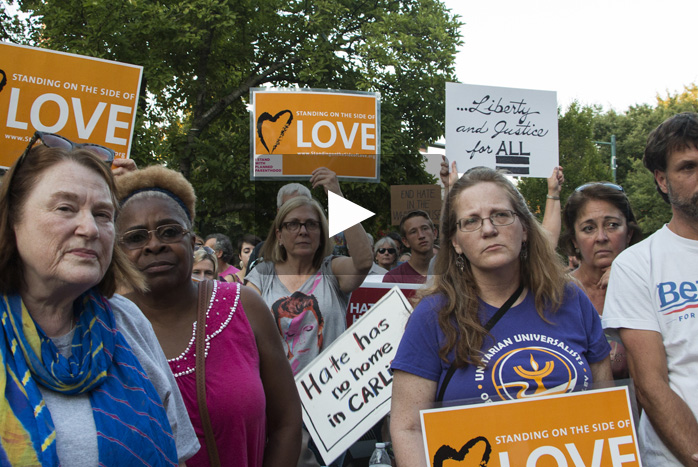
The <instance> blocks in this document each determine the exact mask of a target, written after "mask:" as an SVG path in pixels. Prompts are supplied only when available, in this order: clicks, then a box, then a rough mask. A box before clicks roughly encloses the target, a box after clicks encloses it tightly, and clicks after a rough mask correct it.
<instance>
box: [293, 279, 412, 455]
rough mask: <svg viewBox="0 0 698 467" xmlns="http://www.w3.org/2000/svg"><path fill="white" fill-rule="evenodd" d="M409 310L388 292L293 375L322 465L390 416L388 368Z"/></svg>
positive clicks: (395, 291)
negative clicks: (322, 461)
mask: <svg viewBox="0 0 698 467" xmlns="http://www.w3.org/2000/svg"><path fill="white" fill-rule="evenodd" d="M411 310H412V307H411V306H410V304H409V302H408V301H407V299H406V298H405V296H404V295H403V294H402V292H401V291H400V289H399V288H398V287H394V288H393V289H392V290H390V292H388V293H387V294H386V295H385V296H383V298H382V299H381V300H379V301H378V303H376V304H375V305H373V307H371V309H370V310H369V311H368V312H367V313H366V314H364V315H363V316H362V317H361V319H359V320H358V321H357V322H356V323H355V324H354V325H353V326H352V327H350V328H349V329H347V330H346V331H345V332H344V333H343V334H342V335H341V336H340V337H339V338H338V339H337V340H335V341H334V342H333V343H332V344H331V345H330V346H329V347H328V348H326V349H325V350H324V351H323V352H322V353H321V354H320V355H318V356H317V357H316V358H315V360H313V363H312V364H311V365H309V366H307V367H306V368H305V369H304V370H303V371H301V372H300V373H298V374H297V375H296V387H297V388H298V393H299V395H300V398H301V406H302V410H303V422H304V423H305V426H306V428H307V429H308V432H309V433H310V435H311V436H312V438H313V441H315V444H316V445H317V447H318V450H319V451H320V454H321V455H322V458H323V460H324V461H325V463H326V464H329V463H330V462H332V461H333V460H334V459H336V458H337V456H339V455H340V454H341V453H342V452H344V451H346V450H347V449H349V447H351V445H352V444H354V443H355V442H356V441H357V440H358V439H359V438H360V437H361V436H363V435H364V433H366V432H367V431H368V430H369V429H370V428H371V427H373V425H375V424H376V423H378V421H379V420H380V419H382V418H383V417H385V416H386V415H387V414H388V413H389V412H390V401H391V398H392V383H393V375H392V370H391V369H390V363H391V362H392V361H393V358H394V357H395V353H396V352H397V345H398V343H399V342H400V339H401V338H402V334H403V332H404V330H405V324H406V323H407V318H408V316H409V313H410V312H411Z"/></svg>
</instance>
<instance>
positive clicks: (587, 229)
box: [562, 182, 642, 379]
mask: <svg viewBox="0 0 698 467" xmlns="http://www.w3.org/2000/svg"><path fill="white" fill-rule="evenodd" d="M563 222H564V224H565V233H564V234H563V236H562V246H563V247H564V248H565V249H566V251H567V254H568V255H570V256H572V255H574V257H576V258H577V259H578V260H579V267H578V268H577V269H575V270H574V271H573V272H572V273H571V274H572V277H574V278H575V279H577V281H578V282H579V284H580V285H581V287H582V289H583V290H584V291H585V292H586V294H587V295H588V296H589V299H590V300H591V303H592V304H593V305H594V308H596V311H598V312H599V315H601V314H603V307H604V302H605V299H606V287H607V286H608V278H609V275H610V273H611V264H612V263H613V260H614V259H616V256H618V255H619V254H620V252H621V251H623V250H625V249H626V248H627V247H628V246H630V245H633V244H635V243H637V242H639V241H640V240H642V232H641V230H640V227H639V226H638V225H637V222H636V221H635V215H634V214H633V210H632V209H631V208H630V201H629V200H628V197H627V196H626V195H625V193H624V192H623V188H622V187H621V186H620V185H616V184H615V183H609V182H592V183H585V184H584V185H581V186H580V187H578V188H577V189H576V190H575V191H574V193H572V194H571V195H570V197H569V198H567V203H566V204H565V209H564V211H563ZM607 337H609V342H610V344H611V368H612V370H613V376H614V378H616V379H622V378H627V377H628V366H627V364H626V359H625V350H624V349H623V345H622V343H621V342H620V339H617V338H611V336H607Z"/></svg>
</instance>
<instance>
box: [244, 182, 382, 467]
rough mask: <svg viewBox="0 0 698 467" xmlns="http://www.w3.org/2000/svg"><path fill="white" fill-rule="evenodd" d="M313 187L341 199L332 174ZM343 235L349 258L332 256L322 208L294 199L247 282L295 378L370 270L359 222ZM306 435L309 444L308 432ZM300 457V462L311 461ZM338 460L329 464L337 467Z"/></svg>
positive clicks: (340, 326) (339, 326)
mask: <svg viewBox="0 0 698 467" xmlns="http://www.w3.org/2000/svg"><path fill="white" fill-rule="evenodd" d="M311 183H312V185H313V188H315V187H317V186H322V187H323V188H324V189H325V191H329V190H332V192H334V193H335V194H337V195H339V196H342V192H341V189H340V187H339V183H338V182H337V177H336V175H335V174H334V172H331V171H329V170H317V171H315V172H313V176H312V177H311ZM344 235H345V238H346V241H347V245H348V247H349V250H350V251H351V256H350V257H348V256H332V255H331V254H330V252H331V244H330V241H329V238H328V225H327V218H326V217H325V214H324V213H323V211H322V208H321V207H320V205H319V204H318V202H317V201H315V200H313V199H310V198H307V197H305V196H296V197H294V198H292V199H290V200H288V201H286V202H285V203H284V204H283V205H282V206H281V208H280V209H279V212H278V213H277V215H276V218H275V219H274V222H273V224H272V227H271V229H270V231H269V235H268V236H267V239H266V241H265V244H264V248H263V249H262V257H263V258H264V262H263V263H260V264H258V265H257V267H255V268H254V269H253V270H252V271H251V272H250V274H248V275H247V277H246V278H245V279H246V283H247V284H249V285H250V286H251V287H252V288H254V289H256V290H257V291H258V292H259V293H260V294H261V296H262V298H263V299H264V301H265V302H266V303H267V305H268V306H269V308H271V311H272V313H273V316H274V318H275V320H276V323H277V326H278V333H279V334H280V335H281V337H282V339H283V342H284V349H285V350H286V354H287V357H288V360H289V363H290V365H291V368H292V370H293V373H294V375H295V374H298V372H299V371H301V370H302V369H303V368H305V367H306V366H307V365H308V364H310V362H312V361H313V359H314V358H315V357H317V356H318V355H319V354H320V352H322V350H324V349H325V348H327V346H329V345H330V344H331V343H332V342H334V340H335V339H337V337H339V336H340V335H341V334H342V333H343V332H344V330H345V329H346V312H347V306H348V302H349V294H350V293H351V292H352V291H353V290H354V289H356V288H357V287H359V286H360V285H361V283H362V282H363V281H364V279H365V278H366V274H367V273H368V271H369V269H370V268H371V264H372V260H371V257H372V254H371V245H370V244H369V241H368V237H367V236H366V232H365V231H364V228H363V227H362V226H361V224H356V225H355V226H353V227H350V228H349V229H347V230H345V231H344ZM293 392H295V388H294V389H293ZM304 436H305V441H306V442H307V432H306V433H304ZM311 449H312V448H311ZM304 453H305V455H306V457H304V460H306V459H307V458H308V457H312V456H308V454H309V451H307V450H305V449H304ZM342 458H343V456H340V459H338V460H337V461H335V463H334V464H333V465H335V464H336V465H341V461H342ZM316 465H317V464H316Z"/></svg>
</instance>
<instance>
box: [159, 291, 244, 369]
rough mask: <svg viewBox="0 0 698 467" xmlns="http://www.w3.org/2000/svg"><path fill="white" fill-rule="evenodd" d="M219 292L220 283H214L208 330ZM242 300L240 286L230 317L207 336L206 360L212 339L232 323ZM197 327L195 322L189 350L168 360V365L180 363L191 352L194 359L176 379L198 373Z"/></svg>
mask: <svg viewBox="0 0 698 467" xmlns="http://www.w3.org/2000/svg"><path fill="white" fill-rule="evenodd" d="M217 292H218V282H217V281H214V282H213V293H212V294H211V300H210V301H209V303H208V308H207V309H206V327H207V328H208V324H209V317H210V312H211V307H213V303H214V302H218V297H217ZM222 299H223V300H227V297H225V296H224V297H223V298H222ZM239 300H240V286H239V284H238V285H237V287H236V290H235V299H234V302H233V306H231V307H230V313H228V316H227V317H226V319H225V320H224V321H223V322H222V323H221V325H220V326H219V327H218V329H216V330H215V331H213V332H212V333H211V334H209V335H206V345H205V353H204V358H206V357H208V351H209V349H210V348H211V339H213V338H214V337H216V336H217V335H218V334H220V333H221V332H222V331H223V329H225V328H226V326H228V323H230V320H231V319H233V315H234V314H235V310H237V306H238V302H239ZM196 325H197V322H196V321H195V322H194V323H193V325H192V335H191V338H190V339H189V343H188V344H187V348H186V349H185V350H184V352H182V353H181V354H180V355H179V356H177V357H175V358H171V359H169V360H168V363H171V364H172V363H179V362H181V361H183V360H185V359H187V358H188V357H189V353H190V352H191V354H192V358H193V359H194V365H193V366H191V367H188V368H186V369H185V370H182V371H179V372H177V373H174V377H175V378H178V377H180V376H184V375H188V374H191V373H193V372H194V371H196V360H195V359H196V352H194V351H193V350H192V349H193V348H194V344H195V342H196Z"/></svg>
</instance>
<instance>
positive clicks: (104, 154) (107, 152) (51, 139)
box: [18, 131, 116, 165]
mask: <svg viewBox="0 0 698 467" xmlns="http://www.w3.org/2000/svg"><path fill="white" fill-rule="evenodd" d="M37 141H41V143H42V144H43V145H44V146H46V147H47V148H61V149H68V150H73V149H86V150H88V151H90V152H93V153H94V154H96V155H97V157H99V158H100V159H102V160H103V161H104V162H107V163H109V164H111V163H112V161H114V156H116V152H115V151H114V150H113V149H111V148H108V147H106V146H100V145H99V144H92V143H73V142H72V141H70V140H69V139H68V138H65V137H63V136H61V135H57V134H55V133H44V132H43V131H37V132H35V133H34V136H32V139H31V140H29V144H28V145H27V148H26V149H25V150H24V152H23V153H22V155H21V156H19V160H22V159H24V158H25V157H26V155H27V154H28V153H29V151H30V150H31V148H32V147H34V144H36V142H37ZM18 165H19V163H18Z"/></svg>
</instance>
